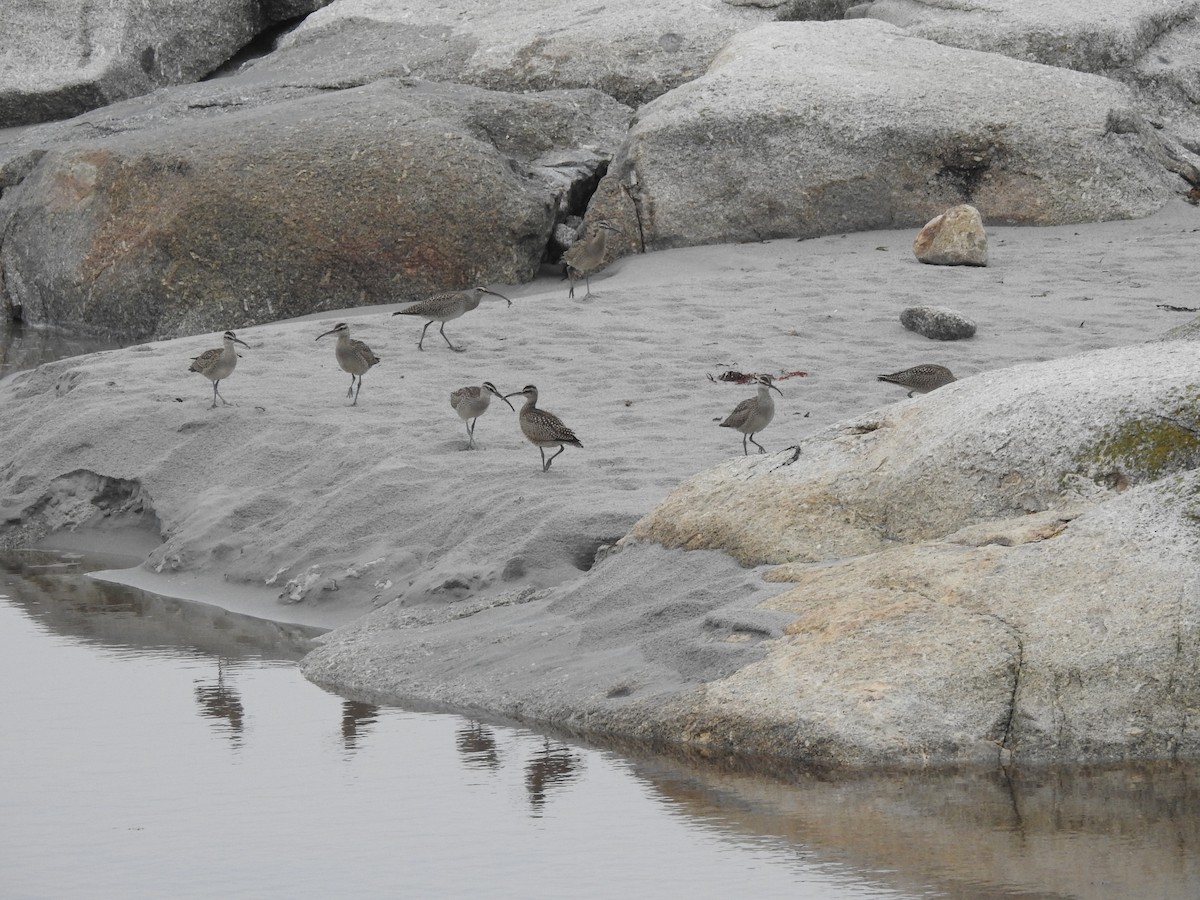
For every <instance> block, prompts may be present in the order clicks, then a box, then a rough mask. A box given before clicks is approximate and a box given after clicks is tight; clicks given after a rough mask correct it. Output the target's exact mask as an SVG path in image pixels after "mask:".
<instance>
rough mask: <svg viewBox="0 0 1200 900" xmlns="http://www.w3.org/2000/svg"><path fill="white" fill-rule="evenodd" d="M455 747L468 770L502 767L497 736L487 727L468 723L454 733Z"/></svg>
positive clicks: (476, 723)
mask: <svg viewBox="0 0 1200 900" xmlns="http://www.w3.org/2000/svg"><path fill="white" fill-rule="evenodd" d="M454 746H456V747H457V748H458V752H459V754H460V755H461V756H462V758H463V764H464V765H466V766H467V767H468V768H472V769H494V768H496V767H497V766H499V765H500V754H499V753H497V752H496V735H495V734H494V733H493V732H492V729H490V728H488V727H487V726H486V725H481V724H479V723H478V722H467V723H466V724H465V725H463V726H462V727H461V728H459V729H458V731H456V732H455V733H454Z"/></svg>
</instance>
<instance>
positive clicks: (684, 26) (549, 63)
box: [276, 0, 769, 106]
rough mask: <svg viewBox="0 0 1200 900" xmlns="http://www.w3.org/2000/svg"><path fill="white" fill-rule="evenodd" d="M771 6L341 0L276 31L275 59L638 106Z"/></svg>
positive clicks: (681, 79) (689, 1) (685, 1)
mask: <svg viewBox="0 0 1200 900" xmlns="http://www.w3.org/2000/svg"><path fill="white" fill-rule="evenodd" d="M767 18H769V16H768V15H767V14H766V13H764V12H763V11H762V10H759V9H753V8H739V7H737V6H734V5H730V4H725V3H720V2H710V0H670V2H667V3H663V2H656V3H642V2H638V0H615V2H608V3H604V4H573V3H563V2H561V0H534V2H529V0H525V2H519V0H518V2H500V3H497V2H490V0H448V2H445V3H438V4H436V5H431V4H428V3H422V2H404V0H340V2H337V3H334V4H333V5H331V6H329V7H327V8H326V9H324V10H322V11H321V12H320V13H318V14H316V15H312V16H310V17H308V19H307V20H305V22H304V24H303V25H302V26H301V27H300V28H298V29H296V31H294V32H293V33H292V34H290V35H288V36H287V38H285V39H284V40H283V41H282V42H281V47H280V51H279V52H278V53H277V54H276V57H277V59H278V60H279V62H280V63H281V64H283V65H286V66H289V67H291V66H294V65H295V62H294V61H295V60H296V59H298V58H301V57H306V58H308V59H309V60H310V61H311V63H312V64H314V65H316V66H319V67H325V68H326V69H329V70H330V71H331V72H333V71H336V72H338V73H339V74H342V75H343V76H344V75H345V74H347V63H346V56H347V54H352V55H353V57H354V60H353V62H351V63H350V71H352V72H354V73H355V74H356V77H372V78H377V77H380V76H383V75H405V76H414V77H418V78H425V79H429V80H431V81H457V82H463V83H466V84H474V85H477V86H479V87H486V88H489V89H491V90H502V91H529V90H533V91H541V90H547V89H550V88H576V87H578V88H585V87H586V88H595V89H597V90H601V91H604V92H605V93H606V94H609V95H611V96H613V97H615V98H616V99H618V100H619V101H621V102H622V103H625V104H627V105H630V106H637V105H640V104H642V103H645V102H647V101H648V100H651V99H653V98H654V97H657V96H659V95H660V94H663V93H665V92H666V91H669V90H671V89H672V88H675V87H678V86H679V85H681V84H684V83H686V82H688V81H691V80H692V79H693V78H696V77H697V76H699V75H701V74H703V72H704V70H705V69H706V68H707V67H708V64H709V62H710V61H711V60H712V58H713V56H715V55H716V53H717V52H718V51H719V50H720V49H721V47H722V46H723V45H724V44H725V42H726V41H727V40H729V39H730V38H731V37H733V36H734V35H735V34H737V33H739V32H741V31H744V30H745V29H747V28H750V27H753V26H754V25H756V24H759V23H761V22H763V21H764V20H766V19H767Z"/></svg>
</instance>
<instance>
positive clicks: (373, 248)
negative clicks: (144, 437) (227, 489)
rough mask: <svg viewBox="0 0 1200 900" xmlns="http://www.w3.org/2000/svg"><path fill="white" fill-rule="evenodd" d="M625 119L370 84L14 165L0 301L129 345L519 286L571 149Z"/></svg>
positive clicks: (561, 188)
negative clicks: (444, 293)
mask: <svg viewBox="0 0 1200 900" xmlns="http://www.w3.org/2000/svg"><path fill="white" fill-rule="evenodd" d="M226 89H227V88H226ZM627 116H628V111H627V110H626V109H625V108H624V107H622V106H620V105H619V104H617V103H616V102H615V101H613V100H611V99H610V98H608V97H606V96H604V95H602V94H599V93H597V92H595V91H575V92H546V93H542V94H529V95H518V94H507V93H505V94H497V93H493V92H488V91H482V90H479V89H475V88H468V87H460V86H453V85H437V84H430V83H417V84H415V85H407V84H405V83H402V82H398V81H379V82H374V83H372V84H370V85H367V86H364V87H362V88H355V89H348V90H344V91H337V92H334V93H329V92H320V93H309V94H308V95H307V96H301V97H299V98H297V99H289V100H285V101H281V102H275V103H267V104H264V105H262V106H259V107H257V108H255V107H253V105H252V104H251V108H249V109H247V110H245V111H236V112H227V113H226V114H224V115H221V116H219V117H216V118H214V117H200V118H193V119H191V120H190V121H189V120H186V119H185V120H184V121H179V122H178V123H173V124H168V125H161V126H158V127H155V125H154V124H151V125H148V126H147V127H146V128H142V129H137V128H134V129H131V130H129V131H128V132H126V133H124V134H119V135H116V136H114V137H108V138H99V139H96V140H92V141H88V142H78V143H72V144H68V145H66V146H64V147H63V148H62V149H58V150H54V151H51V152H47V153H44V154H43V155H40V156H39V155H36V154H30V155H27V156H25V157H21V158H23V159H25V160H29V161H33V160H36V162H33V164H32V171H31V172H30V173H29V174H28V175H26V176H25V177H24V178H23V179H22V180H21V181H20V182H19V183H18V184H17V185H16V186H14V187H12V188H10V189H9V190H8V191H6V192H5V193H4V197H3V202H2V205H0V219H2V220H3V221H5V223H6V227H5V231H6V237H5V240H4V243H3V246H2V247H0V261H2V263H3V266H4V271H5V273H6V289H7V293H8V297H9V302H10V303H12V304H18V305H20V306H21V307H22V309H23V313H24V316H25V318H26V319H27V320H29V321H34V322H43V323H54V324H68V323H69V324H71V325H73V326H75V327H79V326H81V325H82V326H90V327H91V328H93V329H96V330H100V329H103V330H105V331H108V332H117V333H121V334H123V335H127V336H130V337H133V338H144V337H148V336H151V335H176V334H184V333H191V332H196V331H204V330H210V329H211V330H221V329H224V328H236V327H240V326H242V325H246V324H252V323H257V322H263V321H270V320H274V319H278V318H283V317H287V316H294V315H300V314H303V313H306V312H312V311H314V310H319V309H335V308H342V307H347V306H356V305H361V304H370V303H383V302H394V301H397V300H402V299H416V298H418V297H420V296H423V295H424V294H427V293H430V292H432V291H434V290H437V289H440V288H442V287H444V286H445V285H446V284H447V283H450V284H456V285H463V284H476V283H479V282H495V281H500V282H505V283H517V282H521V281H527V280H529V279H531V278H532V277H533V276H534V275H535V274H536V273H537V270H538V267H539V265H540V262H541V258H542V254H543V252H544V249H545V246H546V243H547V241H548V239H549V235H550V232H551V229H552V228H553V226H554V224H555V221H556V220H557V219H558V218H559V217H560V216H561V209H560V207H561V206H562V205H563V204H564V202H565V198H567V196H568V195H569V193H570V189H571V184H572V180H573V172H574V171H575V170H576V169H577V168H578V167H579V166H580V165H581V163H580V162H579V160H580V156H581V155H586V154H581V153H580V152H579V148H580V147H582V146H587V145H593V146H594V145H603V144H604V143H606V142H609V141H612V140H613V139H614V136H615V135H617V134H619V133H620V130H621V129H622V127H623V125H624V122H625V121H626V119H627ZM180 118H184V117H180ZM21 158H18V160H19V159H21Z"/></svg>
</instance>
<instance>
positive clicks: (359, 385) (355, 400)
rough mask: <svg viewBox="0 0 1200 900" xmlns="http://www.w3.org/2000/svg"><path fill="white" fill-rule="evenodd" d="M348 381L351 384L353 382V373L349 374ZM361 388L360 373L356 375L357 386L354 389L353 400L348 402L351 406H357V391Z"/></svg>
mask: <svg viewBox="0 0 1200 900" xmlns="http://www.w3.org/2000/svg"><path fill="white" fill-rule="evenodd" d="M350 383H351V384H353V383H354V376H353V375H351V376H350ZM361 390H362V376H361V375H359V376H358V387H356V388H355V389H354V402H353V403H351V404H350V405H351V406H358V392H359V391H361Z"/></svg>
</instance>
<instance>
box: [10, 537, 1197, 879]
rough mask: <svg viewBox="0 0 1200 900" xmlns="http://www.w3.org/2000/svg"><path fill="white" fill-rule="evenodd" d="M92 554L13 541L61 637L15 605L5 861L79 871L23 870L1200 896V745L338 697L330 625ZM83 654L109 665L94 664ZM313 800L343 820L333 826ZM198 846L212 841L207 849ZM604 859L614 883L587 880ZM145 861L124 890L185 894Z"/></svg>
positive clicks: (14, 578) (43, 618)
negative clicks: (1026, 744) (695, 733)
mask: <svg viewBox="0 0 1200 900" xmlns="http://www.w3.org/2000/svg"><path fill="white" fill-rule="evenodd" d="M93 565H94V566H97V567H111V566H112V561H111V560H101V561H95V562H92V561H88V560H85V559H82V558H80V557H64V556H59V555H52V554H44V553H43V554H35V553H23V554H18V555H15V556H7V557H3V556H0V579H2V590H0V593H2V594H5V595H7V600H5V601H4V603H3V604H0V611H3V609H15V610H20V613H21V616H22V617H23V618H21V619H20V621H21V623H23V624H22V627H23V629H24V630H25V631H28V632H31V633H35V632H36V633H37V635H39V638H38V639H39V640H40V641H42V642H43V643H44V644H53V647H51V648H48V647H46V646H42V644H38V645H37V646H34V647H32V649H31V645H30V641H29V640H28V639H27V640H25V643H24V644H22V643H21V642H20V639H19V637H14V634H16V632H19V631H21V630H22V628H14V627H13V618H16V616H15V614H12V616H11V617H10V618H9V619H6V620H5V621H4V622H2V623H0V626H2V627H0V646H3V647H4V648H6V651H5V654H4V655H5V661H6V662H9V663H10V664H12V665H13V666H14V671H16V672H18V673H20V674H21V675H22V676H23V677H22V678H11V677H10V678H6V679H4V680H3V682H2V683H0V691H4V693H0V697H3V698H4V703H5V706H6V707H7V708H10V709H13V710H15V712H14V715H15V716H16V717H17V718H19V719H20V720H21V722H22V729H21V730H20V732H19V736H11V735H10V736H9V737H8V739H7V741H0V780H3V784H0V794H2V795H4V796H6V798H10V800H9V801H8V802H9V806H10V807H11V809H13V810H16V812H15V813H14V814H13V816H12V817H11V819H10V824H9V826H8V827H7V828H6V827H5V826H4V825H3V823H2V822H0V870H4V871H5V872H6V874H7V873H8V872H9V871H16V872H17V873H18V874H19V875H20V877H21V879H22V880H21V882H20V884H21V885H25V886H27V885H30V884H36V885H38V886H39V888H41V887H44V886H45V883H46V879H47V878H50V877H51V876H50V875H48V874H47V873H51V872H53V873H54V875H53V878H54V879H56V880H54V881H53V882H52V883H53V885H54V887H55V889H54V890H51V889H49V888H46V889H44V890H41V892H40V893H39V890H38V889H26V890H24V891H21V890H17V891H16V892H14V893H12V894H11V896H18V897H33V896H47V897H48V896H56V897H64V896H74V897H83V896H94V895H96V894H95V893H89V890H90V889H91V887H92V885H91V884H85V883H84V882H86V881H87V877H91V873H92V871H93V870H95V869H97V868H101V869H104V870H105V871H108V872H109V873H110V877H111V878H113V879H118V880H119V879H124V880H119V881H114V882H113V883H114V884H116V883H120V884H121V885H122V886H124V887H126V888H128V887H130V884H131V882H130V881H129V879H136V878H140V877H143V873H146V876H145V877H147V878H150V877H151V876H152V875H153V874H154V872H155V871H156V869H155V867H154V866H153V865H146V860H149V859H155V858H160V859H162V860H163V862H162V872H163V873H164V874H163V875H162V876H161V877H163V878H166V879H169V880H171V882H172V883H187V884H193V883H194V884H196V885H198V887H197V890H196V892H195V893H194V894H192V895H191V896H228V895H229V891H228V884H224V883H220V882H218V881H213V880H211V879H213V878H214V877H216V876H215V875H214V874H213V873H212V872H211V871H210V870H209V869H206V868H204V867H203V860H204V859H206V858H207V859H212V858H222V859H223V860H227V861H228V863H229V865H230V866H236V867H237V868H238V871H239V872H240V873H241V874H240V876H239V877H241V878H244V879H251V878H254V879H259V880H254V881H253V888H252V887H250V886H247V887H246V893H244V894H243V895H246V896H250V895H259V896H263V895H267V894H269V893H270V886H271V885H272V884H274V885H275V886H276V887H277V886H278V885H279V884H283V883H287V884H294V883H295V882H296V879H297V877H299V876H298V875H297V872H298V871H300V870H303V879H304V883H305V885H306V891H307V892H300V893H294V894H293V895H294V896H334V895H344V894H345V893H346V890H345V889H346V884H345V883H343V882H341V881H339V879H340V878H344V873H341V872H338V871H336V870H333V869H329V868H328V866H325V865H324V863H323V861H324V860H327V859H330V858H340V857H342V856H349V855H355V854H357V856H356V858H358V859H360V860H365V859H371V860H384V861H387V862H386V864H390V863H391V862H392V861H393V858H394V861H395V866H396V868H395V869H390V868H382V869H378V870H377V871H375V872H374V874H373V875H371V876H370V877H371V878H372V879H374V880H368V881H366V882H363V881H360V882H356V884H358V885H362V884H367V885H368V890H367V893H368V895H376V896H390V895H391V893H395V892H400V893H408V894H411V895H413V896H451V895H454V896H464V895H466V894H468V893H472V892H474V893H480V892H483V893H484V894H485V895H494V894H496V893H497V891H495V890H491V889H489V888H488V886H493V887H494V885H495V884H496V879H497V877H500V879H501V882H503V884H504V886H505V887H507V888H510V889H509V890H507V891H503V890H502V891H500V893H509V894H512V895H514V896H521V895H524V896H550V895H554V894H558V893H573V894H576V895H578V896H597V897H608V896H621V895H630V896H647V897H674V896H684V895H687V896H690V897H693V898H703V897H728V896H771V897H774V896H780V897H782V896H794V897H805V898H822V900H831V898H837V900H861V898H868V897H869V898H881V897H890V898H896V897H904V898H916V897H921V898H929V897H953V898H964V900H983V898H1010V900H1015V898H1032V897H1046V898H1049V897H1056V898H1065V897H1071V898H1081V900H1092V898H1096V900H1102V898H1126V897H1134V896H1137V897H1155V898H1159V900H1176V898H1178V900H1195V897H1196V896H1198V895H1200V816H1198V815H1197V814H1196V810H1198V809H1200V769H1198V768H1197V767H1196V766H1194V765H1191V766H1187V765H1158V766H1119V767H1115V766H1114V767H1090V768H1073V769H1067V770H1063V769H1054V770H1049V769H1047V770H1020V771H1016V772H1012V773H1004V772H998V771H983V772H981V771H969V772H950V771H946V772H925V773H917V774H910V775H901V774H879V773H829V772H824V771H819V770H804V769H797V768H794V767H788V766H782V765H778V764H771V763H769V762H761V761H760V762H759V763H757V764H753V763H751V762H748V761H746V760H741V759H732V758H712V757H709V756H704V755H700V754H687V753H680V752H677V751H676V752H671V753H650V752H648V751H647V749H646V748H645V747H642V746H637V745H622V744H619V743H611V744H609V745H608V746H607V747H606V748H605V749H603V750H597V749H596V748H595V747H594V746H591V747H589V746H585V745H583V744H581V743H580V742H579V741H577V740H575V739H574V738H573V737H570V736H568V735H548V734H534V733H531V732H529V731H526V730H523V729H519V728H513V727H509V726H505V725H501V724H486V723H484V722H480V721H473V720H467V719H464V718H460V717H457V716H448V715H436V716H435V715H422V714H416V713H406V712H403V711H400V710H396V709H392V708H387V707H379V706H377V705H375V704H372V703H367V702H362V701H359V700H350V699H342V698H337V697H333V696H330V695H328V694H325V693H323V692H321V691H319V690H318V689H317V688H315V687H313V686H312V685H309V684H307V683H305V682H303V680H302V679H301V678H300V677H299V675H298V673H297V672H296V670H295V667H294V666H292V665H291V664H290V663H291V661H294V660H295V659H297V658H299V656H300V655H302V654H303V653H304V652H305V650H306V649H307V647H308V646H309V645H310V642H311V641H312V639H313V638H314V636H315V635H316V634H317V631H318V630H317V629H306V628H300V627H297V626H292V625H280V624H277V623H273V622H265V621H263V620H258V619H253V618H249V617H245V616H236V615H233V614H230V613H226V612H224V611H222V610H219V609H216V608H213V607H207V606H204V605H200V604H192V603H184V602H180V601H172V600H169V599H166V598H162V597H157V596H155V595H151V594H146V593H144V592H141V591H136V590H131V589H128V588H124V587H120V586H117V585H113V584H109V583H106V582H93V581H90V580H88V579H85V578H80V577H79V573H80V572H81V571H83V570H86V569H87V568H89V567H90V566H93ZM6 639H7V643H5V640H6ZM81 648H82V649H83V650H85V651H86V652H85V653H81V652H80V650H81ZM52 651H53V652H52ZM22 653H24V655H22ZM56 654H58V655H56ZM61 654H66V655H67V656H69V657H71V659H74V663H70V660H68V663H63V662H62V661H61V660H60V655H61ZM79 657H85V658H86V660H85V662H86V664H85V665H84V666H83V668H82V671H83V672H84V673H85V674H84V676H83V677H84V678H91V679H94V680H95V681H96V683H95V684H90V683H80V682H79V681H70V680H69V678H70V677H71V676H70V675H69V673H70V672H71V671H72V669H73V667H78V666H79V664H80V660H79ZM97 658H99V659H101V660H102V661H103V663H104V664H103V666H96V665H95V659H97ZM13 660H15V662H13ZM39 666H43V667H44V668H41V669H39V668H38V667H39ZM46 673H52V674H46ZM75 677H78V676H75ZM110 679H111V681H110ZM76 694H78V695H80V696H81V697H84V698H85V699H84V706H83V707H80V706H78V705H72V702H71V701H72V699H73V697H74V695H76ZM88 698H90V702H91V703H93V704H94V703H96V698H104V699H105V700H106V701H107V700H112V706H111V707H105V708H103V709H89V708H87V706H86V704H87V703H88V702H89V699H88ZM18 701H19V702H18ZM35 714H36V715H40V716H43V717H44V718H42V719H39V720H36V721H35ZM147 721H153V722H155V726H156V727H155V728H154V729H146V727H145V723H146V722H147ZM334 723H336V725H334ZM334 728H336V737H332V736H331V734H330V732H331V730H333V729H334ZM198 735H199V736H200V737H201V738H203V737H204V736H206V735H207V736H209V737H211V738H214V739H211V740H207V741H205V740H202V739H201V740H197V736H198ZM22 742H24V743H22ZM464 770H465V771H464ZM18 772H19V773H20V774H19V776H18V775H17V774H16V773H18ZM5 779H6V780H5ZM71 779H73V780H71ZM314 809H315V810H320V820H321V822H322V823H323V825H324V826H325V827H323V828H319V829H314V828H312V824H313V821H312V816H311V810H314ZM231 811H236V815H231ZM551 823H552V824H553V827H546V826H547V825H548V824H551ZM239 829H240V830H239ZM131 833H134V834H136V835H137V839H136V841H131V840H130V838H129V837H128V835H129V834H131ZM97 835H99V836H100V838H96V836H97ZM13 841H19V842H20V846H21V849H20V851H13V850H12V849H11V847H12V845H13ZM64 841H65V844H66V845H70V846H72V847H73V853H72V855H71V859H73V860H74V859H76V858H77V860H78V861H77V862H75V863H72V864H73V865H75V866H76V868H75V870H74V872H75V874H74V875H71V874H70V873H71V872H72V870H71V868H70V866H69V865H66V864H65V863H64V859H63V858H62V857H61V856H60V855H59V853H58V850H57V848H60V847H61V846H63V845H64ZM43 846H44V847H46V848H48V849H47V850H46V851H45V853H46V854H47V856H46V858H45V859H41V858H35V854H36V853H37V852H39V850H38V848H40V847H43ZM298 846H302V847H303V850H296V849H295V848H296V847H298ZM464 846H470V847H471V848H472V852H471V853H470V854H463V853H462V852H461V848H462V847H464ZM178 847H187V848H188V851H187V854H186V856H187V859H192V858H193V857H194V858H195V859H196V860H197V863H196V865H195V867H193V868H190V869H188V870H187V871H186V872H185V873H183V874H177V872H176V870H177V869H178V868H179V867H180V866H181V865H182V866H187V865H189V863H188V862H187V859H181V858H180V856H179V855H178V853H176V854H175V855H172V850H171V848H178ZM14 853H17V854H18V855H16V856H13V855H12V854H14ZM439 853H443V854H444V855H443V856H441V857H439V856H438V854H439ZM6 854H7V855H6ZM465 857H470V859H469V860H467V859H466V858H465ZM276 859H278V860H280V861H281V862H280V863H279V864H280V865H281V866H283V867H284V869H283V870H282V871H281V872H274V874H273V873H272V870H271V868H270V866H271V865H272V862H273V861H274V860H276ZM613 860H619V861H620V863H621V865H620V866H613V865H612V862H613ZM310 863H311V866H310ZM555 866H557V867H558V868H557V869H555V868H554V867H555ZM85 871H86V872H87V877H85V876H84V875H83V874H82V873H84V872H85ZM497 872H503V873H504V874H503V875H502V876H497V874H496V873H497ZM587 872H590V873H593V879H594V881H595V883H596V884H603V889H602V890H601V889H597V890H594V891H591V892H590V893H589V891H588V890H586V889H580V885H581V883H584V882H586V876H585V875H584V874H582V873H587ZM250 873H255V874H253V875H251V874H250ZM260 873H261V874H260ZM356 874H358V875H359V876H360V877H366V876H364V875H362V872H361V871H359V872H357V873H356ZM69 877H75V878H78V879H79V882H80V884H81V885H82V886H81V887H80V888H79V889H78V890H72V889H71V885H70V884H69V883H67V882H68V881H69ZM622 878H625V879H626V880H625V881H621V880H620V879H622ZM273 879H274V880H273ZM422 879H424V880H422ZM249 884H250V882H247V885H249ZM64 885H65V887H64ZM140 886H141V887H142V888H143V890H142V891H141V893H140V894H139V893H138V892H137V891H125V892H124V893H122V892H121V891H116V890H114V891H111V892H109V894H108V895H111V896H119V895H124V896H132V895H140V896H165V895H172V896H182V895H180V894H177V893H176V894H170V893H169V892H166V893H164V892H163V891H161V890H160V891H157V892H156V891H155V890H153V889H152V887H153V886H152V885H151V886H147V885H140ZM456 887H457V888H458V890H455V888H456ZM393 888H394V889H395V890H393ZM402 888H403V889H407V890H403V889H402ZM372 889H373V890H374V893H373V894H372ZM256 891H257V894H256V893H255V892H256ZM6 896H8V894H6Z"/></svg>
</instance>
